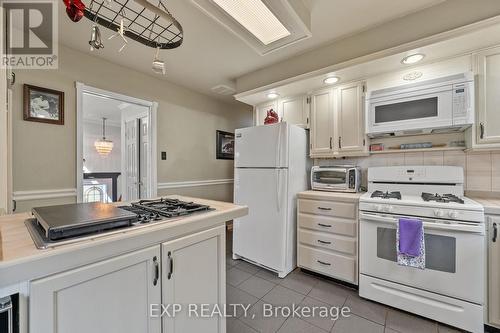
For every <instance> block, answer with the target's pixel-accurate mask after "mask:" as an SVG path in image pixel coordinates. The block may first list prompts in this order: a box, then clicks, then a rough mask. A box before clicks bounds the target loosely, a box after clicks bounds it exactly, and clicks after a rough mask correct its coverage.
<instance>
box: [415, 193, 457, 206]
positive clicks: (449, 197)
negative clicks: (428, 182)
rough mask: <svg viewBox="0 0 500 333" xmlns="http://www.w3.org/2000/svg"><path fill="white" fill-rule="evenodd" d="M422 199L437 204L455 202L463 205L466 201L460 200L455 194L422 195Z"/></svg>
mask: <svg viewBox="0 0 500 333" xmlns="http://www.w3.org/2000/svg"><path fill="white" fill-rule="evenodd" d="M422 199H423V200H424V201H435V202H443V203H448V202H455V203H460V204H463V203H464V200H463V199H460V198H459V197H457V196H456V195H454V194H437V193H436V194H432V193H426V192H423V193H422Z"/></svg>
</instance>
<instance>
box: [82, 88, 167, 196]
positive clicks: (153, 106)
mask: <svg viewBox="0 0 500 333" xmlns="http://www.w3.org/2000/svg"><path fill="white" fill-rule="evenodd" d="M75 86H76V193H77V202H83V193H82V190H83V94H84V93H89V94H93V95H98V96H101V97H106V98H111V99H116V100H119V101H123V102H126V103H132V104H137V105H142V106H145V107H147V108H149V111H148V116H149V119H150V123H151V125H152V126H150V131H149V135H148V136H149V140H150V142H151V144H150V148H149V160H150V162H151V163H148V164H149V172H150V175H151V177H149V183H148V194H149V196H150V197H156V196H157V192H158V181H157V178H158V174H157V167H158V159H157V149H156V147H157V127H156V123H157V122H156V120H157V112H158V103H157V102H153V101H147V100H143V99H139V98H135V97H131V96H127V95H123V94H119V93H116V92H112V91H108V90H104V89H100V88H96V87H92V86H88V85H85V84H84V83H82V82H76V84H75ZM122 177H123V175H122ZM122 179H123V178H122Z"/></svg>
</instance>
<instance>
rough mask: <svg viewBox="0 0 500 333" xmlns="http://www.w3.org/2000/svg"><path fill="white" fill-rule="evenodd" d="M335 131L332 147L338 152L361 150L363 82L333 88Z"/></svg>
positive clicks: (362, 137) (363, 128) (363, 135)
mask: <svg viewBox="0 0 500 333" xmlns="http://www.w3.org/2000/svg"><path fill="white" fill-rule="evenodd" d="M335 92H336V95H337V98H336V100H337V103H336V107H335V115H336V121H335V123H336V130H337V131H336V132H337V136H336V137H335V138H334V143H335V144H334V147H335V149H336V150H337V151H338V152H354V151H363V150H364V149H365V146H364V143H365V141H364V139H365V127H364V115H363V83H361V82H355V83H352V84H347V85H344V86H340V87H338V88H336V89H335Z"/></svg>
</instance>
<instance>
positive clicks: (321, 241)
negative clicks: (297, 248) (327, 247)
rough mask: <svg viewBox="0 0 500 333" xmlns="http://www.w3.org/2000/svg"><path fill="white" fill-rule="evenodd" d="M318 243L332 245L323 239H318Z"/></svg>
mask: <svg viewBox="0 0 500 333" xmlns="http://www.w3.org/2000/svg"><path fill="white" fill-rule="evenodd" d="M318 243H321V244H332V242H325V241H323V240H321V239H318Z"/></svg>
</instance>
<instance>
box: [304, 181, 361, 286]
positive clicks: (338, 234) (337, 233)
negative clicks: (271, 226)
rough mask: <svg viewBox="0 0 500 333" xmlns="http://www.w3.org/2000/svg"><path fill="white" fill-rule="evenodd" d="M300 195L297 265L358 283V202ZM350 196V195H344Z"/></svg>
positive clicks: (327, 196)
mask: <svg viewBox="0 0 500 333" xmlns="http://www.w3.org/2000/svg"><path fill="white" fill-rule="evenodd" d="M311 192H314V191H308V192H303V193H305V194H302V193H299V194H298V195H297V196H298V198H299V199H298V204H297V210H298V212H297V227H298V230H297V265H298V266H299V267H302V268H305V269H308V270H311V271H314V272H317V273H320V274H323V275H327V276H330V277H333V278H335V279H339V280H343V281H346V282H349V283H352V284H356V285H357V284H358V214H357V212H358V203H357V198H356V199H355V200H352V201H348V202H346V201H345V200H339V199H337V198H336V197H335V195H328V194H324V195H323V196H322V197H320V196H319V195H317V194H316V195H315V197H316V199H311V195H310V194H308V193H311ZM346 196H349V194H346Z"/></svg>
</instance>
